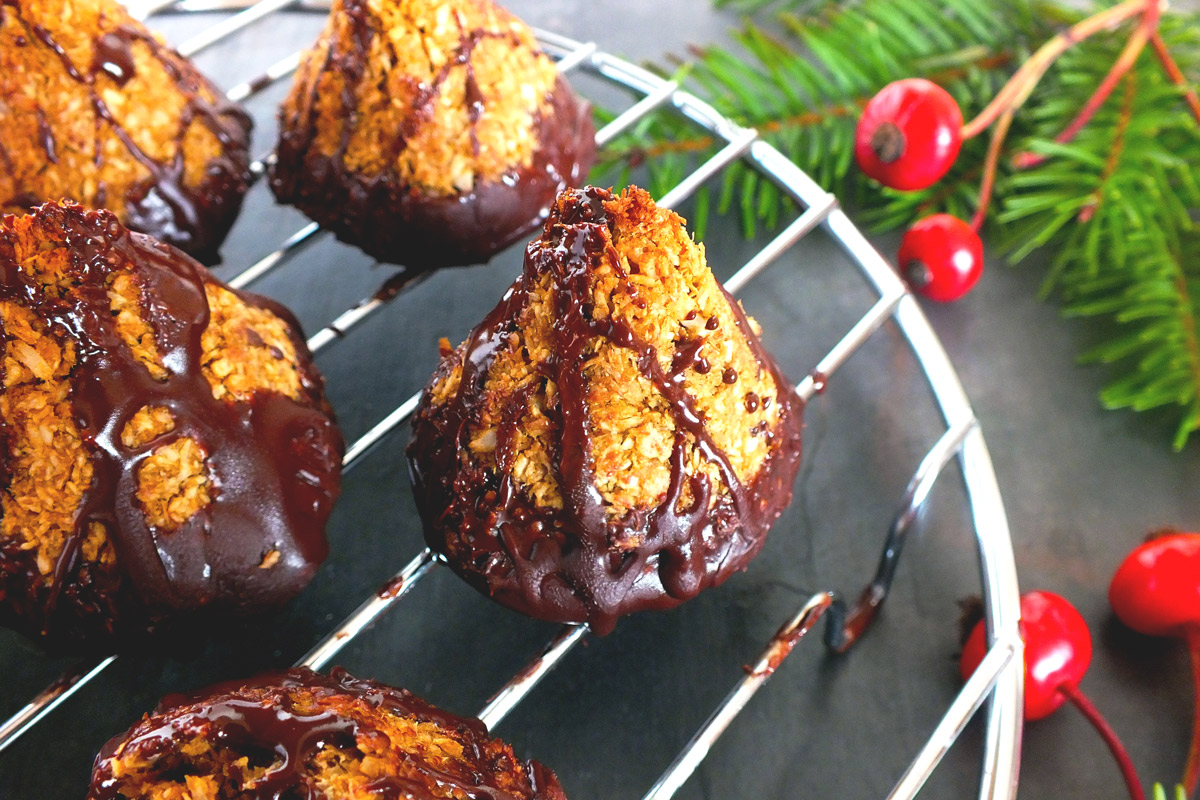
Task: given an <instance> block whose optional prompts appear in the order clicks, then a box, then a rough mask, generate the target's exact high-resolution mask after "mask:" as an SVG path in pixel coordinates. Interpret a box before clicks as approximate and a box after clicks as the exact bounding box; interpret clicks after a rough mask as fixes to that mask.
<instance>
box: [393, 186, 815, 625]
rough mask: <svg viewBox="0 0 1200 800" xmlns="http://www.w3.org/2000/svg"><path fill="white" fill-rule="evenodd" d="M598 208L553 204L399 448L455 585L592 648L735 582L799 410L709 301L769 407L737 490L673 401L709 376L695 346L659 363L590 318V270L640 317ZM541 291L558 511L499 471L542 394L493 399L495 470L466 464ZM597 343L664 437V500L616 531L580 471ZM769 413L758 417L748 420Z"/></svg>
mask: <svg viewBox="0 0 1200 800" xmlns="http://www.w3.org/2000/svg"><path fill="white" fill-rule="evenodd" d="M637 192H638V193H640V194H641V195H644V193H643V192H640V190H637ZM624 199H625V198H624V197H623V198H622V200H624ZM613 200H614V198H613V196H612V195H611V194H610V193H609V192H606V191H604V190H600V189H594V188H590V187H589V188H587V189H584V190H569V191H567V192H564V194H563V195H562V196H560V198H559V200H558V202H557V203H556V205H555V208H554V210H553V212H552V213H551V215H550V218H549V220H548V221H547V223H546V227H545V232H544V233H543V235H542V237H541V238H539V239H537V240H535V241H534V242H532V243H531V244H530V245H529V247H528V249H527V251H526V257H525V267H524V272H523V274H522V275H521V276H520V277H519V278H518V279H517V281H516V282H515V283H514V284H513V285H512V287H511V288H510V289H509V291H508V292H507V293H506V294H505V296H504V298H503V299H502V300H501V302H500V303H499V304H498V305H497V306H496V307H495V309H493V310H492V311H491V312H490V313H489V314H488V316H487V317H486V318H485V319H484V320H483V322H482V323H480V325H479V326H477V327H476V328H475V329H474V330H473V331H472V332H471V334H470V336H469V337H468V339H467V341H466V343H465V344H464V346H463V347H462V348H460V349H459V350H458V351H456V352H453V353H446V354H444V357H443V360H442V362H441V364H440V366H439V368H438V371H437V372H436V373H435V375H434V377H433V380H432V381H431V383H430V385H429V386H428V387H427V389H426V391H425V393H424V394H423V396H422V401H421V405H420V406H419V408H418V410H417V412H416V415H415V417H414V420H413V433H412V440H411V442H410V444H409V448H408V458H409V464H410V471H411V474H412V480H413V486H414V492H415V495H416V500H417V505H418V508H419V510H420V512H421V514H422V517H423V519H424V522H425V535H426V540H427V541H428V543H429V545H430V546H431V547H433V548H434V549H435V550H437V551H439V552H441V553H443V554H445V555H446V556H447V558H448V560H449V563H450V565H451V566H452V567H453V568H454V570H455V571H456V572H458V573H459V574H460V575H461V576H463V577H464V578H465V579H466V580H467V581H468V582H469V583H470V584H471V585H473V586H475V587H476V588H477V589H479V590H480V591H482V592H484V593H486V594H489V595H490V596H491V597H493V598H494V599H495V600H497V601H498V602H500V603H502V604H504V605H506V606H509V607H511V608H514V609H516V610H518V611H521V612H523V613H526V614H529V615H531V616H534V617H537V618H541V619H547V620H554V621H572V622H587V623H589V624H590V625H591V626H592V627H593V629H594V630H596V631H597V632H600V633H605V632H608V631H610V630H611V629H612V627H613V626H614V625H615V622H616V619H617V618H618V617H619V616H621V615H623V614H627V613H630V612H633V611H638V610H643V609H652V608H658V609H661V608H669V607H671V606H674V605H676V604H678V603H680V602H682V601H684V600H686V599H688V598H691V597H693V596H695V595H696V594H697V593H698V592H700V591H701V590H703V589H704V588H706V587H709V586H713V585H716V584H718V583H720V582H721V581H723V580H724V579H725V578H727V577H728V576H729V575H730V574H732V573H733V572H734V571H736V570H739V569H741V568H743V567H744V566H745V565H746V564H747V562H748V561H749V560H750V559H751V558H752V557H753V556H754V555H755V554H756V553H757V552H758V550H759V548H760V547H761V546H762V543H763V541H764V537H765V535H766V533H767V530H768V529H769V527H770V526H771V524H772V523H773V522H774V521H775V520H776V519H777V518H778V516H779V514H780V513H781V512H782V510H783V508H784V507H785V506H786V505H787V503H788V502H790V500H791V492H792V481H793V479H794V477H795V474H796V471H797V469H798V467H799V462H800V445H801V435H800V432H801V416H802V407H803V403H802V401H801V400H800V399H799V397H798V396H797V395H796V393H795V391H794V390H793V388H792V387H791V384H790V383H789V382H788V381H787V380H786V379H785V378H784V377H783V376H782V375H781V374H780V372H779V369H778V367H777V366H776V365H775V363H774V361H773V360H772V359H771V358H770V356H769V355H768V354H767V353H766V352H765V351H764V350H763V348H762V345H761V342H760V341H759V339H758V336H757V335H756V334H755V333H754V331H753V330H752V328H751V326H750V323H749V321H748V320H747V318H746V317H745V315H744V313H743V312H742V311H741V308H740V306H739V305H738V304H737V303H736V302H734V301H733V300H732V299H731V298H729V296H728V295H727V294H725V292H724V290H723V289H721V288H720V287H719V285H718V286H717V287H716V291H718V292H719V293H720V296H721V297H722V298H724V299H723V301H722V302H723V303H726V304H728V309H729V312H730V313H732V316H733V319H734V320H736V325H737V327H738V329H739V331H740V335H741V336H742V337H744V339H745V341H746V343H747V344H748V345H749V347H750V350H751V352H752V353H753V361H754V362H756V364H757V368H758V370H759V372H765V373H769V375H770V376H771V378H772V381H773V385H774V389H775V391H774V397H773V398H770V399H772V402H773V403H774V404H776V405H777V407H778V410H777V411H775V412H772V413H776V414H778V422H777V424H776V425H775V426H774V428H773V429H770V430H763V429H758V426H756V430H754V431H752V435H753V436H759V437H763V438H764V439H765V442H766V447H767V448H768V450H767V454H766V456H765V458H764V460H763V461H762V463H761V465H760V466H759V468H758V469H757V472H755V473H754V474H753V476H752V478H751V479H750V480H748V481H746V482H744V483H743V482H742V481H740V480H739V478H738V476H737V474H736V471H735V469H734V468H733V466H731V462H730V459H729V457H728V453H727V452H725V451H724V450H722V448H721V446H719V445H718V444H717V443H716V441H715V440H714V437H713V435H712V434H711V431H710V430H709V423H708V421H707V420H706V418H705V414H704V413H701V412H700V411H699V410H698V407H697V400H696V397H694V396H693V395H692V394H691V393H689V391H688V390H687V388H686V387H685V375H686V374H688V372H689V371H695V372H696V373H699V374H701V375H708V374H709V372H710V371H711V369H712V367H711V365H710V364H709V363H708V361H707V359H706V358H705V357H704V356H703V355H702V354H701V353H702V349H703V343H702V342H700V341H698V340H681V341H679V342H677V344H676V349H675V351H674V352H673V353H672V354H671V355H670V357H669V358H664V357H662V356H661V354H660V353H659V352H658V350H657V349H656V347H654V346H652V345H650V344H648V343H647V341H646V340H645V339H644V338H643V337H642V336H641V335H639V333H638V332H637V331H636V330H634V329H633V327H631V326H630V325H629V324H627V322H626V321H625V320H623V319H622V318H619V317H618V316H617V315H616V314H615V313H611V312H610V313H608V314H607V315H604V316H602V315H600V314H599V313H597V312H596V309H597V308H599V307H600V306H601V305H605V306H607V307H608V308H609V309H611V308H613V302H612V301H611V300H610V299H606V298H604V297H602V296H601V295H600V293H599V292H598V290H596V289H595V286H596V282H595V280H593V276H594V275H595V274H596V273H597V271H598V270H599V269H600V267H602V266H604V267H605V268H606V269H607V268H608V267H612V272H613V273H616V274H617V275H618V276H620V277H619V279H618V280H619V282H620V284H621V288H620V289H619V290H618V291H621V292H624V293H626V295H627V296H629V297H632V298H633V303H634V305H638V304H641V305H640V307H641V308H643V309H644V308H645V304H646V303H650V302H653V300H651V299H650V298H649V295H650V292H648V291H645V290H644V288H643V290H642V291H641V292H639V291H638V288H636V287H635V286H634V284H633V283H632V282H631V281H630V275H629V274H628V273H626V272H625V271H624V270H622V269H620V267H619V265H617V264H616V262H615V261H614V259H615V258H616V255H615V251H614V250H613V241H614V239H613V236H614V230H613V225H614V221H613V220H612V219H611V218H610V216H609V213H608V211H607V210H606V209H607V207H609V206H610V204H611V203H612V202H613ZM635 200H636V197H635ZM638 202H642V201H638ZM644 202H647V203H648V198H647V199H646V201H644ZM547 277H548V278H549V286H550V294H551V303H550V312H551V314H552V315H553V320H552V322H551V323H550V326H551V328H550V337H551V340H552V348H553V354H552V355H551V357H550V358H549V359H547V360H546V361H545V362H540V363H538V364H537V366H536V367H535V370H536V372H537V374H538V375H539V376H540V377H539V380H540V381H545V382H547V383H548V385H552V386H553V387H554V390H553V391H552V392H547V393H546V394H545V395H544V396H543V397H542V398H541V399H538V400H537V401H536V403H537V404H544V405H545V406H546V408H545V409H544V411H542V412H540V416H543V417H544V418H545V419H546V420H549V421H550V422H549V424H550V425H551V426H554V429H555V430H556V433H555V434H554V435H555V436H557V437H558V438H557V440H556V441H555V442H554V449H553V455H552V456H551V459H550V460H551V469H552V471H553V477H554V483H555V484H556V485H557V487H558V493H559V494H560V495H561V498H562V500H561V507H559V508H554V507H552V506H551V505H548V504H547V503H545V502H538V499H537V498H535V497H531V496H529V493H528V492H526V491H524V490H523V489H522V488H521V486H520V485H519V484H518V483H517V481H516V480H515V479H514V474H513V465H514V464H516V463H519V461H520V460H521V459H522V458H523V457H525V454H523V453H518V452H516V451H515V450H514V445H513V441H514V437H515V435H516V434H517V425H518V424H520V422H519V421H520V419H521V418H522V416H523V413H524V412H523V411H522V409H523V408H528V407H529V404H530V403H531V402H534V401H531V400H530V398H531V397H532V396H533V393H534V392H536V391H541V390H539V389H537V388H536V387H537V385H538V381H534V382H527V383H525V384H524V385H523V388H519V389H516V390H515V393H514V394H513V395H512V396H511V397H502V398H500V399H498V400H497V399H495V398H492V399H493V400H495V402H496V403H498V404H499V405H500V406H501V407H502V408H503V409H505V410H504V412H503V413H502V414H501V415H500V416H501V421H500V422H499V427H498V430H497V431H496V432H495V436H494V441H495V457H494V462H492V463H489V462H485V461H483V460H482V459H481V458H480V457H479V456H478V454H477V453H476V451H475V449H474V446H475V445H476V444H477V443H476V442H475V441H473V439H472V437H473V436H475V435H476V434H477V433H478V430H477V426H478V425H479V420H480V419H481V414H482V413H483V409H484V407H485V405H486V404H487V402H488V400H487V398H486V397H485V394H486V393H487V391H489V390H487V389H485V386H488V385H490V381H491V376H490V375H489V373H490V371H491V370H492V369H493V365H494V364H495V362H496V359H497V358H498V354H499V353H500V352H501V351H504V350H506V348H510V347H512V348H518V349H520V348H522V347H530V345H529V340H528V339H526V340H524V342H523V343H517V344H513V342H514V337H516V336H517V335H518V333H519V331H520V327H519V325H520V322H519V320H520V317H521V314H522V313H523V311H522V310H523V309H524V308H525V307H526V306H527V305H528V304H529V303H530V302H531V292H533V291H534V288H533V287H535V286H538V285H539V283H542V284H545V282H546V279H547ZM710 278H711V276H710ZM714 283H715V282H714ZM713 319H714V320H715V319H716V317H713ZM692 321H694V322H696V323H699V322H700V320H692ZM698 327H704V326H703V325H698ZM711 327H712V326H710V329H711ZM597 341H599V342H600V344H599V345H598V346H599V347H600V348H605V347H613V348H618V349H621V350H626V351H629V352H630V353H632V358H633V360H634V361H635V363H636V369H637V371H638V373H640V376H641V377H642V378H643V379H644V380H645V381H647V382H648V383H649V384H650V385H651V386H652V387H653V390H654V392H655V393H657V396H658V397H659V398H660V400H658V401H656V402H662V403H663V405H664V406H665V408H666V413H667V414H668V415H669V417H670V419H671V420H672V421H673V428H674V434H673V435H674V441H673V444H671V445H670V456H669V462H670V481H669V485H668V486H667V488H666V491H665V492H662V493H661V494H660V495H659V496H658V497H657V499H656V500H655V501H654V502H653V504H652V505H648V506H647V505H640V506H635V507H632V508H630V509H629V510H628V511H627V512H626V513H624V514H622V515H620V516H617V517H616V518H614V516H613V513H612V506H611V504H609V503H606V501H605V499H604V497H602V491H601V490H600V488H599V481H598V477H599V475H598V472H597V464H596V461H595V458H594V439H593V433H594V427H595V417H594V414H595V409H594V408H593V407H591V404H593V403H597V402H599V403H602V402H604V401H603V399H602V398H597V397H596V396H595V391H594V386H593V381H594V380H596V379H595V378H594V377H590V376H589V374H588V373H589V369H599V368H598V367H595V366H594V363H595V362H589V361H588V359H590V358H592V357H593V356H594V354H595V353H596V352H597V350H596V348H597V345H596V342H597ZM589 363H591V364H592V365H593V366H590V367H589V366H588V364H589ZM664 363H665V364H668V365H669V367H664V366H663V365H664ZM460 368H461V378H460V380H459V383H458V385H457V388H456V389H452V390H451V395H450V397H449V399H448V400H446V401H444V402H441V403H435V402H434V400H433V392H434V389H435V388H436V387H439V386H442V385H446V384H445V383H444V382H445V381H446V380H447V379H448V378H449V377H451V376H452V374H453V373H454V372H455V371H456V370H458V369H460ZM731 377H732V378H733V381H734V382H736V380H737V379H736V377H735V376H731ZM714 380H718V382H719V378H715V379H714ZM729 382H730V381H728V380H726V383H729ZM451 385H452V384H451ZM730 391H733V390H732V389H731V390H730ZM739 402H740V401H739ZM769 405H771V403H767V402H765V401H758V402H757V403H756V409H757V408H758V407H759V406H769ZM739 413H743V412H739ZM630 445H631V446H630V450H629V452H630V453H634V454H636V453H637V452H639V450H640V446H639V445H638V444H637V443H636V441H634V442H631V443H630ZM692 450H695V451H697V452H698V453H699V454H700V455H699V457H700V458H701V459H702V460H703V461H704V462H706V463H707V464H709V465H711V466H712V467H714V469H715V472H714V474H715V475H717V476H719V478H718V479H717V480H713V479H712V478H711V477H710V476H709V475H707V474H705V473H704V471H702V470H696V469H694V468H690V467H688V466H687V464H686V463H685V462H686V461H687V458H688V454H689V453H690V452H691V451H692ZM635 458H636V456H635Z"/></svg>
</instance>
